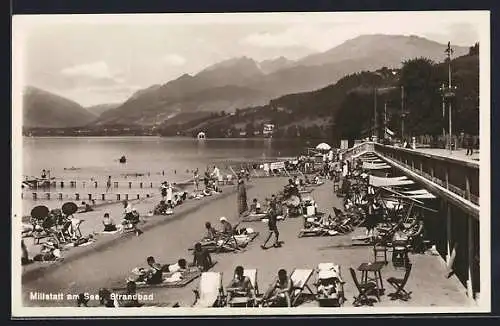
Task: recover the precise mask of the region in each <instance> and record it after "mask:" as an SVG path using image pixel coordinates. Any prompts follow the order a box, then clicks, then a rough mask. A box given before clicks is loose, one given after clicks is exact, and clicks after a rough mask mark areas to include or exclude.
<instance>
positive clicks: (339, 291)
mask: <svg viewBox="0 0 500 326" xmlns="http://www.w3.org/2000/svg"><path fill="white" fill-rule="evenodd" d="M329 271H333V272H334V274H333V275H337V276H338V277H335V278H337V279H336V280H335V293H334V296H332V297H324V296H322V295H320V294H319V293H316V300H318V302H319V304H320V306H332V305H331V304H332V303H333V304H334V305H333V306H337V307H340V306H342V305H343V303H344V302H345V301H346V299H345V296H344V284H345V282H344V280H343V279H342V273H341V270H340V266H339V265H335V264H334V263H320V264H318V269H317V272H318V283H317V284H316V286H317V287H318V286H319V285H320V280H321V278H322V274H324V273H325V272H327V273H328V272H329ZM328 276H331V275H328Z"/></svg>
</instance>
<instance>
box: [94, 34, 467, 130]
mask: <svg viewBox="0 0 500 326" xmlns="http://www.w3.org/2000/svg"><path fill="white" fill-rule="evenodd" d="M445 48H446V45H444V44H440V43H438V42H435V41H431V40H428V39H425V38H422V37H417V36H401V35H362V36H359V37H356V38H354V39H351V40H348V41H346V42H344V43H342V44H340V45H338V46H336V47H334V48H332V49H330V50H328V51H325V52H321V53H316V54H312V55H308V56H306V57H304V58H302V59H299V60H296V61H292V60H289V59H287V58H285V57H279V58H277V59H273V60H265V61H262V62H257V61H255V60H253V59H251V58H248V57H240V58H233V59H230V60H226V61H223V62H219V63H216V64H214V65H212V66H210V67H207V68H206V69H204V70H202V71H200V72H199V73H197V74H194V75H189V74H184V75H182V76H180V77H179V78H177V79H175V80H171V81H168V82H166V83H165V84H162V85H153V86H150V87H148V88H146V89H143V90H139V91H138V92H136V93H135V94H133V95H132V96H131V97H130V98H129V99H128V100H126V101H125V102H124V103H122V104H121V105H118V106H116V107H107V110H103V111H102V113H101V114H100V115H99V116H98V117H97V118H96V119H95V121H93V122H92V123H93V124H95V125H112V124H126V125H143V126H150V125H161V124H164V123H165V122H168V121H169V120H175V121H177V123H179V122H186V121H187V120H189V119H193V117H194V116H196V114H195V113H199V115H209V114H210V113H215V112H216V113H219V112H222V111H224V112H226V113H232V112H235V111H236V109H243V108H247V107H253V106H262V105H265V104H267V103H269V101H271V100H272V99H274V98H277V97H280V96H282V95H285V94H294V93H300V92H307V91H313V90H316V89H320V88H323V87H325V86H327V85H330V84H334V83H336V82H337V81H338V80H339V79H341V78H342V77H344V76H346V75H349V74H353V73H357V72H362V71H371V70H376V69H379V68H381V67H388V68H399V67H400V66H401V64H402V62H403V61H405V60H408V59H413V58H417V57H426V58H428V59H431V60H433V61H436V62H441V61H443V59H444V58H445V53H444V50H445ZM453 50H454V55H455V56H461V55H464V54H466V53H467V52H468V48H467V47H453ZM87 112H88V111H87ZM93 112H96V113H99V110H97V111H95V110H94V111H93Z"/></svg>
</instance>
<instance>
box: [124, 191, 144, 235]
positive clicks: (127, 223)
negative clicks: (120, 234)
mask: <svg viewBox="0 0 500 326" xmlns="http://www.w3.org/2000/svg"><path fill="white" fill-rule="evenodd" d="M123 208H124V209H125V211H124V219H123V222H122V224H123V225H124V229H123V230H125V229H129V230H133V231H134V232H135V235H136V236H139V235H141V234H142V233H143V232H142V231H141V230H139V229H138V228H137V224H139V213H138V212H137V211H136V210H135V208H133V207H132V205H131V204H130V203H129V202H128V201H126V200H124V201H123Z"/></svg>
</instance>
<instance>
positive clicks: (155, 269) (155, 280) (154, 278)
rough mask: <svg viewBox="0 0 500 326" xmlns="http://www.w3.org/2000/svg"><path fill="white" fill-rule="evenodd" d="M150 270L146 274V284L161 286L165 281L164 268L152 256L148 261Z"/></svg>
mask: <svg viewBox="0 0 500 326" xmlns="http://www.w3.org/2000/svg"><path fill="white" fill-rule="evenodd" d="M146 262H147V263H148V266H149V267H150V268H149V270H148V271H147V272H146V277H145V281H146V284H160V283H161V282H162V281H163V267H162V266H161V265H160V264H158V263H157V262H156V261H155V259H154V258H153V257H152V256H149V257H148V258H147V259H146Z"/></svg>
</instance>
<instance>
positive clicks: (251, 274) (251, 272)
mask: <svg viewBox="0 0 500 326" xmlns="http://www.w3.org/2000/svg"><path fill="white" fill-rule="evenodd" d="M243 275H244V276H246V277H248V278H249V279H250V282H251V283H252V287H253V289H254V291H255V296H256V297H258V296H259V285H258V283H257V269H246V268H245V269H244V271H243ZM253 301H254V300H253V299H252V298H248V297H244V298H241V297H240V298H238V297H236V298H232V299H231V301H230V302H228V304H229V306H231V307H233V306H235V305H238V306H241V305H243V306H245V307H253V306H254V305H255V302H253Z"/></svg>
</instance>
